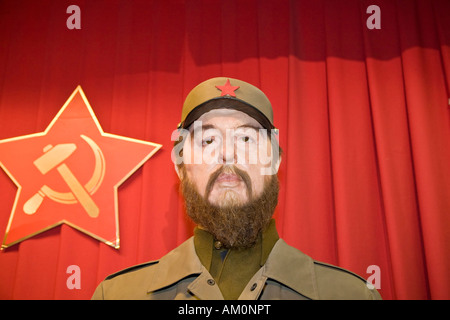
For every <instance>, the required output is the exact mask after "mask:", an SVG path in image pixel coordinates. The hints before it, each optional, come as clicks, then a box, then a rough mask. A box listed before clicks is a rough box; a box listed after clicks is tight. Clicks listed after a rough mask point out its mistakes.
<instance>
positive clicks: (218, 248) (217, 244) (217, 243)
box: [214, 240, 222, 250]
mask: <svg viewBox="0 0 450 320" xmlns="http://www.w3.org/2000/svg"><path fill="white" fill-rule="evenodd" d="M214 248H216V249H217V250H220V249H221V248H222V242H220V241H219V240H217V241H214Z"/></svg>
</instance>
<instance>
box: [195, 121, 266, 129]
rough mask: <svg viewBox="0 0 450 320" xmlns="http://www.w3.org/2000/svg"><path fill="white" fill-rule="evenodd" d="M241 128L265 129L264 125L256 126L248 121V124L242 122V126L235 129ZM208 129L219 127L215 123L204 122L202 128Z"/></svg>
mask: <svg viewBox="0 0 450 320" xmlns="http://www.w3.org/2000/svg"><path fill="white" fill-rule="evenodd" d="M239 128H251V129H254V130H256V131H258V130H260V129H264V128H263V127H259V126H255V125H253V124H250V123H248V124H247V123H244V124H242V125H240V126H237V127H236V128H234V129H239ZM208 129H217V127H216V126H215V125H213V124H204V125H202V130H208Z"/></svg>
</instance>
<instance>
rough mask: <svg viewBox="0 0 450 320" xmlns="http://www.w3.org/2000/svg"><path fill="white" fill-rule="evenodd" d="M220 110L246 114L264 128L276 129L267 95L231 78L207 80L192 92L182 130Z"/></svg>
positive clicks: (184, 109)
mask: <svg viewBox="0 0 450 320" xmlns="http://www.w3.org/2000/svg"><path fill="white" fill-rule="evenodd" d="M227 99H230V100H227ZM217 108H232V109H236V110H239V111H242V112H245V113H247V114H248V115H250V116H251V117H253V118H255V119H256V120H257V121H258V122H259V123H261V125H262V126H263V127H264V128H266V129H274V128H275V126H274V125H273V111H272V105H271V103H270V101H269V99H268V98H267V96H266V95H265V94H264V92H262V91H261V90H260V89H258V88H257V87H255V86H254V85H251V84H250V83H247V82H245V81H242V80H238V79H233V78H228V77H217V78H212V79H209V80H206V81H204V82H202V83H200V84H199V85H197V86H196V87H195V88H194V89H192V90H191V92H189V94H188V95H187V97H186V100H185V101H184V104H183V110H182V113H181V122H180V124H179V125H178V128H187V127H189V126H190V125H191V124H192V123H193V122H194V121H195V120H197V119H198V118H199V117H200V116H201V115H202V114H204V113H206V112H208V111H210V110H212V109H217Z"/></svg>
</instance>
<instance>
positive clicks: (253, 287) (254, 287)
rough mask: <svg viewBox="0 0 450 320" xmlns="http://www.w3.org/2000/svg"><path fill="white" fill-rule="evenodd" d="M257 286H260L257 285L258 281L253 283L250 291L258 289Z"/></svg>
mask: <svg viewBox="0 0 450 320" xmlns="http://www.w3.org/2000/svg"><path fill="white" fill-rule="evenodd" d="M257 286H258V285H257V284H256V283H254V284H253V285H252V287H251V288H250V291H254V290H255V289H256V287H257Z"/></svg>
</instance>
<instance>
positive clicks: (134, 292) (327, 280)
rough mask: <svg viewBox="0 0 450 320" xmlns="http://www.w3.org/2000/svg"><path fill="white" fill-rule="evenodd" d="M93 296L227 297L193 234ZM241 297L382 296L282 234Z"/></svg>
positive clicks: (110, 279) (103, 285)
mask: <svg viewBox="0 0 450 320" xmlns="http://www.w3.org/2000/svg"><path fill="white" fill-rule="evenodd" d="M92 299H137V300H141V299H148V300H198V299H200V300H208V299H212V300H223V296H222V293H221V291H220V289H219V287H218V285H217V284H216V283H215V281H214V279H213V277H212V276H211V275H210V273H209V272H208V270H207V269H206V268H205V267H204V266H203V265H202V263H201V262H200V260H199V258H198V256H197V254H196V251H195V246H194V238H193V237H191V238H190V239H188V240H187V241H185V242H184V243H183V244H181V245H180V246H179V247H177V248H175V249H174V250H173V251H171V252H169V253H168V254H167V255H165V256H164V257H163V258H161V259H160V260H158V261H154V262H149V263H144V264H141V265H138V266H134V267H131V268H128V269H125V270H123V271H120V272H117V273H115V274H112V275H110V276H108V277H107V278H106V279H105V280H104V281H103V282H101V283H100V284H99V286H98V287H97V289H96V290H95V293H94V295H93V297H92ZM239 299H240V300H257V299H260V300H272V299H282V300H304V299H314V300H315V299H364V300H366V299H368V300H378V299H381V296H380V294H379V293H378V292H377V291H376V290H375V289H373V288H372V289H371V288H369V287H368V285H366V281H365V280H364V279H363V278H361V277H359V276H357V275H355V274H353V273H351V272H349V271H347V270H344V269H341V268H338V267H335V266H331V265H328V264H325V263H321V262H317V261H314V260H313V259H311V258H310V257H309V256H307V255H305V254H303V253H302V252H300V251H299V250H297V249H295V248H293V247H291V246H289V245H287V244H286V243H285V242H284V241H283V240H282V239H279V240H278V241H277V242H276V243H275V245H274V247H273V249H272V251H271V252H270V254H269V256H268V258H267V261H266V263H265V264H264V265H263V266H262V267H261V268H260V269H259V271H258V272H256V274H255V275H254V276H253V277H252V279H251V280H250V281H249V282H248V284H247V285H246V286H245V288H244V290H243V292H242V293H241V295H240V297H239Z"/></svg>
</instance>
